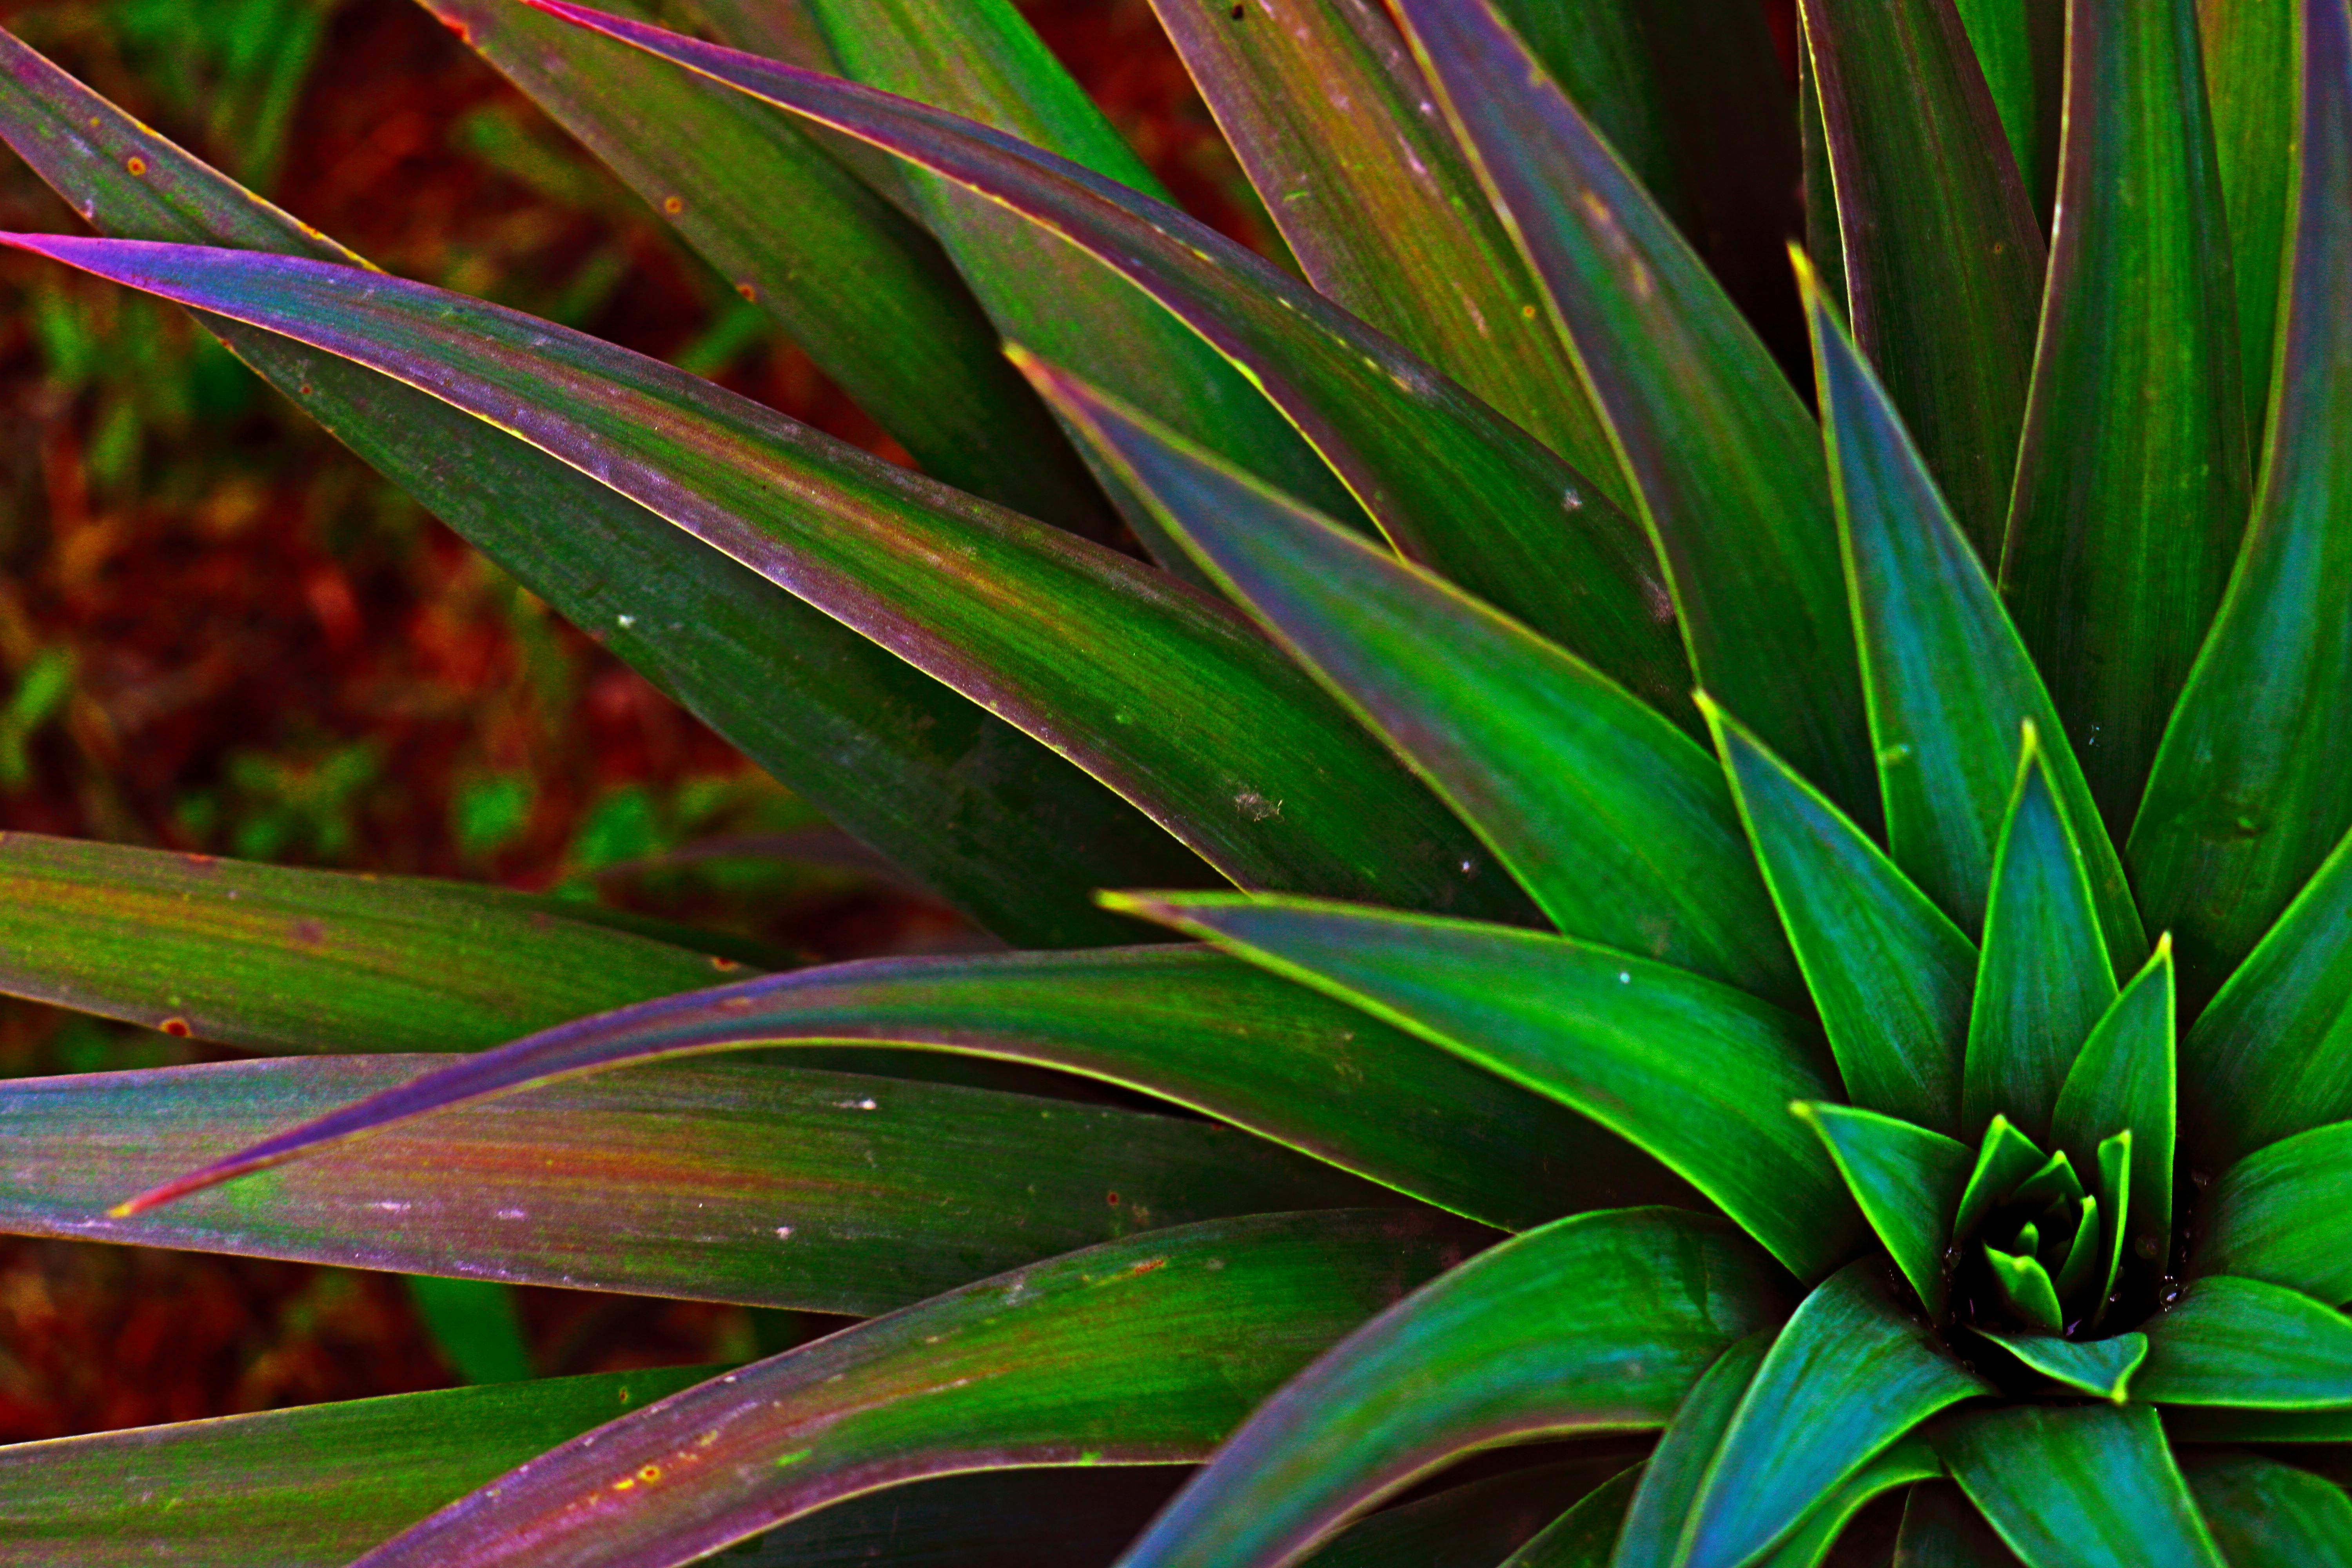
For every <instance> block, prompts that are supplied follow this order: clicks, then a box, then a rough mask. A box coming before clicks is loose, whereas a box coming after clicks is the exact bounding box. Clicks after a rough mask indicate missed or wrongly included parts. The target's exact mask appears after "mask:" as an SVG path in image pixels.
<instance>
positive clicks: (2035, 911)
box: [1961, 725, 2116, 1142]
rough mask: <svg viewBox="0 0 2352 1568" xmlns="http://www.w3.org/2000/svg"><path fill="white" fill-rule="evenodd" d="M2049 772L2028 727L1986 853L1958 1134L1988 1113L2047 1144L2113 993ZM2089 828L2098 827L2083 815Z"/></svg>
mask: <svg viewBox="0 0 2352 1568" xmlns="http://www.w3.org/2000/svg"><path fill="white" fill-rule="evenodd" d="M2052 771H2053V770H2052V769H2051V767H2050V765H2049V762H2048V760H2047V759H2046V758H2045V757H2044V756H2043V754H2042V751H2041V748H2040V746H2039V745H2038V743H2037V738H2036V736H2035V734H2034V731H2033V730H2032V726H2030V725H2029V726H2028V727H2027V730H2026V733H2025V756H2024V760H2023V762H2022V763H2021V764H2020V766H2019V769H2018V776H2017V791H2016V794H2015V795H2013V796H2012V797H2011V803H2010V808H2009V819H2008V821H2006V822H2005V823H2003V824H2002V825H2001V832H2000V850H1999V852H1998V854H1997V855H1996V856H1995V858H1994V860H1993V872H1992V892H1991V898H1990V907H1989V908H1988V909H1987V910H1986V911H1985V942H1984V959H1983V962H1982V963H1979V965H1978V968H1977V990H1976V1000H1975V1002H1974V1004H1973V1005H1971V1007H1970V1008H1969V1052H1968V1071H1967V1075H1966V1079H1965V1080H1964V1082H1963V1085H1962V1091H1961V1103H1962V1107H1963V1111H1964V1121H1965V1125H1966V1126H1967V1128H1968V1130H1969V1131H1970V1132H1972V1133H1973V1132H1978V1131H1982V1130H1983V1128H1984V1127H1985V1126H1986V1125H1987V1124H1988V1123H1990V1121H1991V1120H1992V1119H1993V1117H1994V1115H1995V1114H1997V1113H1998V1114H2000V1115H2004V1116H2007V1117H2008V1118H2009V1119H2010V1120H2011V1121H2013V1122H2015V1123H2016V1124H2017V1127H2018V1130H2019V1131H2021V1132H2023V1133H2024V1134H2025V1135H2026V1136H2027V1137H2029V1138H2032V1139H2034V1140H2036V1141H2037V1142H2049V1140H2050V1130H2051V1118H2052V1114H2053V1111H2054V1110H2056V1109H2057V1104H2058V1096H2059V1093H2060V1090H2061V1089H2063V1087H2064V1084H2065V1081H2066V1073H2067V1070H2068V1069H2069V1068H2071V1067H2072V1066H2073V1065H2074V1058H2075V1056H2076V1053H2078V1052H2079V1051H2080V1050H2081V1049H2082V1048H2083V1044H2084V1041H2085V1040H2087V1039H2089V1038H2090V1035H2091V1031H2092V1029H2093V1028H2094V1027H2095V1026H2097V1024H2098V1022H2099V1019H2100V1018H2101V1017H2102V1016H2105V1013H2106V1011H2107V1009H2108V1007H2110V1006H2111V1005H2113V1004H2114V1002H2115V1000H2116V978H2115V972H2114V970H2113V968H2112V967H2111V966H2110V960H2109V957H2108V952H2109V950H2108V948H2107V946H2106V944H2105V942H2102V941H2101V940H2100V935H2099V928H2098V923H2097V921H2098V917H2097V910H2096V908H2095V904H2094V902H2093V898H2092V892H2091V887H2090V883H2089V880H2088V879H2087V878H2086V877H2085V876H2084V868H2083V856H2082V852H2081V850H2080V848H2079V847H2078V844H2077V840H2076V839H2075V837H2074V834H2073V833H2072V832H2071V831H2069V827H2070V825H2069V823H2068V822H2067V819H2066V813H2065V811H2064V809H2063V807H2062V806H2061V805H2059V804H2058V795H2057V791H2056V790H2055V789H2054V788H2053V786H2052V783H2051V777H2050V775H2051V773H2052ZM2089 826H2090V830H2091V831H2092V832H2093V833H2096V832H2097V831H2098V826H2097V824H2096V823H2095V822H2094V823H2092V824H2090V825H2089ZM2108 1131H2114V1130H2113V1129H2109V1130H2108Z"/></svg>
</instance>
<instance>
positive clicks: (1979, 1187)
mask: <svg viewBox="0 0 2352 1568" xmlns="http://www.w3.org/2000/svg"><path fill="white" fill-rule="evenodd" d="M2043 1160H2044V1156H2043V1154H2042V1151H2041V1150H2039V1149H2037V1148H2035V1147H2034V1146H2033V1140H2032V1139H2031V1138H2028V1137H2027V1136H2026V1135H2025V1134H2024V1133H2022V1132H2020V1131H2018V1130H2017V1129H2016V1128H2015V1127H2014V1126H2013V1125H2011V1122H2010V1120H2009V1118H2008V1117H2006V1116H1995V1117H1994V1118H1993V1119H1992V1125H1990V1127H1987V1128H1986V1129H1985V1131H1984V1141H1983V1142H1980V1143H1979V1144H1978V1145H1977V1156H1976V1163H1975V1165H1974V1166H1972V1167H1971V1168H1970V1169H1969V1179H1968V1184H1967V1185H1965V1186H1964V1187H1962V1188H1961V1189H1960V1203H1959V1207H1958V1209H1957V1210H1956V1211H1955V1212H1954V1214H1953V1215H1952V1234H1953V1235H1954V1236H1955V1237H1962V1238H1965V1237H1968V1236H1969V1233H1970V1232H1972V1231H1974V1230H1975V1229H1976V1227H1977V1226H1979V1224H1981V1223H1983V1221H1984V1218H1985V1216H1986V1215H1990V1213H1992V1206H1993V1205H1995V1204H1997V1203H1999V1202H2000V1201H2001V1200H2002V1199H2003V1198H2005V1197H2007V1196H2009V1195H2010V1194H2011V1193H2013V1192H2015V1191H2016V1190H2017V1188H2018V1185H2019V1184H2021V1183H2022V1182H2023V1181H2024V1180H2025V1179H2026V1178H2027V1177H2029V1176H2031V1175H2032V1174H2033V1173H2035V1172H2036V1171H2038V1170H2040V1169H2041V1168H2042V1163H2043Z"/></svg>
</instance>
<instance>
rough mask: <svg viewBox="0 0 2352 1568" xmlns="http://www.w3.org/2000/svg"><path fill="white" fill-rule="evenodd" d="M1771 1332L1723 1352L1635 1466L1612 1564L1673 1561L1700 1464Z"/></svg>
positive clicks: (1701, 1477)
mask: <svg viewBox="0 0 2352 1568" xmlns="http://www.w3.org/2000/svg"><path fill="white" fill-rule="evenodd" d="M1773 1333H1774V1331H1773V1330H1771V1329H1759V1330H1758V1331H1756V1332H1754V1333H1752V1334H1750V1335H1748V1337H1747V1338H1746V1339H1744V1340H1735V1341H1734V1342H1732V1343H1731V1344H1729V1345H1727V1346H1726V1347H1725V1349H1724V1352H1723V1353H1722V1354H1721V1355H1719V1356H1717V1357H1716V1358H1715V1362H1714V1364H1712V1365H1711V1366H1709V1367H1708V1368H1707V1369H1706V1372H1704V1373H1701V1374H1700V1375H1699V1380H1698V1381H1697V1382H1696V1383H1695V1384H1691V1389H1690V1392H1689V1393H1688V1394H1684V1395H1683V1400H1682V1403H1681V1404H1680V1405H1676V1406H1675V1415H1674V1419H1673V1420H1671V1421H1669V1422H1667V1423H1666V1429H1665V1432H1664V1435H1663V1436H1660V1437H1659V1439H1658V1446H1657V1447H1655V1448H1654V1449H1652V1450H1651V1451H1650V1457H1649V1458H1648V1460H1647V1461H1646V1462H1644V1463H1643V1466H1642V1479H1641V1484H1640V1486H1638V1487H1637V1488H1635V1489H1634V1492H1633V1502H1632V1504H1631V1505H1629V1506H1628V1507H1627V1508H1626V1510H1625V1522H1624V1524H1623V1526H1622V1528H1621V1529H1620V1530H1619V1531H1617V1548H1616V1552H1615V1555H1614V1558H1613V1561H1615V1562H1617V1563H1628V1564H1632V1563H1673V1562H1675V1560H1676V1552H1677V1549H1678V1548H1679V1547H1680V1545H1681V1543H1682V1541H1683V1538H1684V1535H1685V1526H1686V1525H1688V1524H1689V1522H1690V1512H1691V1504H1692V1503H1693V1502H1694V1501H1696V1500H1697V1498H1698V1489H1699V1487H1700V1485H1701V1484H1702V1483H1704V1482H1705V1481H1706V1478H1707V1470H1708V1462H1709V1461H1710V1460H1712V1459H1713V1458H1715V1452H1716V1449H1717V1448H1718V1447H1721V1446H1722V1443H1723V1432H1724V1428H1725V1427H1727V1426H1730V1425H1731V1417H1732V1415H1734V1414H1735V1413H1736V1412H1737V1411H1738V1409H1739V1400H1740V1396H1741V1395H1742V1394H1746V1393H1747V1392H1748V1384H1750V1383H1752V1382H1754V1381H1755V1377H1756V1369H1757V1368H1758V1367H1759V1366H1761V1365H1762V1364H1763V1363H1764V1353H1765V1352H1767V1351H1769V1350H1770V1349H1771V1348H1772V1339H1773Z"/></svg>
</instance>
